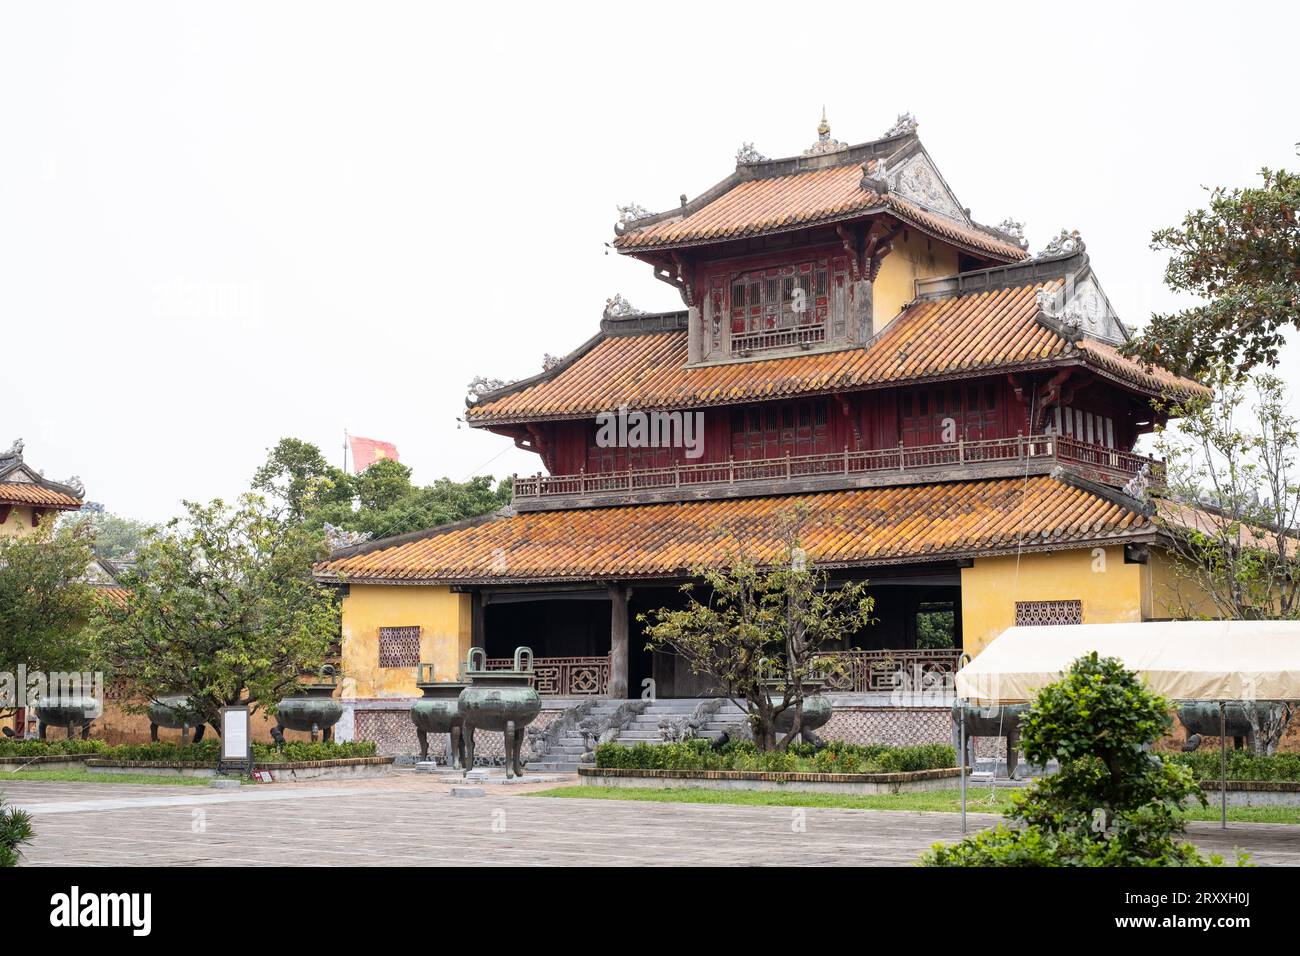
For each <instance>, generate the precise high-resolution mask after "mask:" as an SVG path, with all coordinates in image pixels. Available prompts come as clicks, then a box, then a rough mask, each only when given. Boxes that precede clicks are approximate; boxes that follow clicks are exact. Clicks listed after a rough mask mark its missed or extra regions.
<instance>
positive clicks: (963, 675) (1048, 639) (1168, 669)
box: [957, 621, 1300, 703]
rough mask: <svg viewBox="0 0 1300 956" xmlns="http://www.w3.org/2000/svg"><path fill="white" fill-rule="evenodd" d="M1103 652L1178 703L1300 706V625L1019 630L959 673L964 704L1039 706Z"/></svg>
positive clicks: (1219, 623) (1165, 623)
mask: <svg viewBox="0 0 1300 956" xmlns="http://www.w3.org/2000/svg"><path fill="white" fill-rule="evenodd" d="M1090 651H1096V652H1097V653H1098V654H1100V655H1101V656H1102V657H1118V658H1119V659H1120V660H1122V661H1123V662H1124V665H1125V666H1126V667H1128V668H1129V669H1130V670H1133V671H1136V672H1137V673H1138V674H1139V676H1140V677H1141V678H1142V679H1143V680H1144V681H1145V682H1146V684H1147V686H1148V687H1150V688H1151V689H1152V690H1153V691H1155V692H1156V693H1158V694H1161V695H1163V696H1164V697H1166V698H1168V699H1170V700H1259V701H1267V700H1300V621H1159V622H1150V623H1144V624H1062V625H1049V626H1042V627H1011V628H1008V629H1007V630H1005V631H1003V632H1002V634H1001V635H999V636H998V637H997V638H995V639H994V640H993V642H992V643H991V644H989V646H988V647H986V648H985V649H984V651H983V652H981V653H980V655H979V656H978V657H976V658H975V659H974V660H973V661H971V662H970V663H969V664H967V665H966V666H965V667H963V668H962V669H961V670H960V671H958V673H957V696H958V697H961V698H967V699H974V700H976V701H982V702H986V703H1016V702H1021V701H1029V700H1032V699H1033V698H1034V696H1035V695H1036V694H1037V693H1038V691H1039V690H1041V689H1042V688H1043V687H1045V686H1046V685H1048V684H1050V683H1053V682H1054V681H1057V680H1060V678H1061V675H1062V673H1063V672H1064V671H1066V670H1067V669H1068V668H1069V666H1070V664H1071V663H1072V662H1073V661H1074V660H1075V659H1076V658H1079V657H1082V656H1083V655H1085V654H1087V653H1089V652H1090Z"/></svg>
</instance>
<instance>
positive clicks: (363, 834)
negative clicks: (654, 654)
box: [2, 773, 1300, 866]
mask: <svg viewBox="0 0 1300 956" xmlns="http://www.w3.org/2000/svg"><path fill="white" fill-rule="evenodd" d="M2 786H3V791H4V793H5V797H6V799H7V800H8V801H9V802H11V803H13V804H16V805H19V806H22V807H24V808H26V809H27V810H29V811H30V812H31V813H32V814H33V817H34V825H35V828H36V834H37V836H36V840H35V843H34V844H33V845H32V846H31V847H29V848H28V849H27V852H26V860H27V863H28V864H29V865H51V864H58V865H65V866H105V865H123V864H157V865H167V866H209V865H211V866H250V865H252V866H257V865H288V866H292V865H330V864H335V865H339V864H341V865H349V866H370V865H439V864H447V865H457V866H465V865H482V866H490V865H530V864H544V865H588V866H599V865H650V866H653V865H667V864H678V865H705V864H707V865H723V866H728V865H732V866H739V865H764V864H784V863H788V862H790V861H791V860H797V861H799V862H802V863H806V864H811V865H825V864H830V865H836V864H838V865H886V866H906V865H910V864H912V863H913V862H915V860H916V859H917V856H918V855H919V854H920V853H921V852H922V851H923V850H925V849H926V848H927V847H928V846H929V845H930V844H932V843H934V842H935V841H936V840H954V839H957V838H958V837H959V836H960V829H961V822H960V817H958V816H957V815H956V814H947V813H904V812H886V811H863V810H831V809H816V808H807V809H795V808H791V807H743V806H727V805H696V804H672V803H638V802H633V801H613V800H574V799H545V798H537V797H527V796H522V795H521V794H522V790H523V789H524V788H521V787H520V786H519V785H515V786H509V787H506V786H495V787H488V788H486V789H487V793H486V795H485V796H483V797H475V798H462V797H452V796H451V795H450V792H449V791H450V787H449V785H448V784H447V783H446V782H445V781H440V780H437V779H434V778H430V777H425V776H422V775H417V774H414V773H399V774H395V775H394V776H393V777H391V778H388V779H382V780H366V781H355V782H346V783H345V782H329V783H302V784H274V785H267V786H246V787H242V788H240V789H239V790H237V791H231V790H214V789H209V788H206V787H170V786H136V785H126V784H118V785H102V784H61V783H42V782H4V783H2ZM553 786H556V784H554V783H546V784H537V785H528V786H527V787H526V789H546V788H548V787H553ZM970 819H971V822H972V824H973V825H974V826H979V825H982V824H991V823H992V822H994V821H995V819H996V818H995V817H992V816H988V815H974V814H972V815H971V817H970ZM1190 831H1191V836H1192V839H1193V840H1194V841H1195V842H1196V843H1197V844H1198V845H1200V846H1201V847H1202V848H1203V849H1206V850H1213V851H1215V852H1219V853H1223V854H1224V855H1225V857H1227V858H1229V859H1231V858H1232V856H1233V848H1234V847H1242V848H1244V849H1247V850H1249V851H1250V852H1251V854H1252V859H1253V861H1254V862H1255V863H1256V864H1258V865H1300V827H1291V826H1279V825H1269V824H1232V825H1231V826H1230V829H1229V830H1228V832H1227V834H1226V835H1225V834H1222V833H1221V832H1220V831H1219V830H1218V828H1217V826H1216V825H1214V824H1205V823H1197V824H1192V826H1191V827H1190Z"/></svg>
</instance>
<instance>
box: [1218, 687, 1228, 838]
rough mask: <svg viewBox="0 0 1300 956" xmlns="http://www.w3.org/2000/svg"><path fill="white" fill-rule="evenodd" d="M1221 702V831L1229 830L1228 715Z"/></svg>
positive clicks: (1224, 703)
mask: <svg viewBox="0 0 1300 956" xmlns="http://www.w3.org/2000/svg"><path fill="white" fill-rule="evenodd" d="M1227 706H1228V705H1227V703H1226V702H1224V701H1219V829H1221V830H1226V829H1228V714H1227Z"/></svg>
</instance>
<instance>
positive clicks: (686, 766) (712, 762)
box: [596, 740, 957, 773]
mask: <svg viewBox="0 0 1300 956" xmlns="http://www.w3.org/2000/svg"><path fill="white" fill-rule="evenodd" d="M956 765H957V757H956V752H955V751H954V750H953V748H952V747H951V746H949V745H948V744H920V745H918V746H913V747H888V746H885V745H883V744H866V745H861V744H850V743H845V742H843V741H838V740H837V741H831V742H830V743H828V744H827V745H826V746H825V747H824V748H822V749H820V750H818V749H816V748H814V747H812V746H811V745H807V744H798V745H795V746H792V747H791V748H790V749H789V750H788V751H784V752H783V751H760V750H759V749H758V748H757V747H755V746H754V745H753V744H752V743H749V742H747V741H732V742H730V743H728V744H726V745H725V746H723V747H722V748H721V749H719V750H714V749H713V748H712V746H711V745H710V743H709V741H707V740H688V741H685V742H683V743H666V744H649V743H639V744H635V745H634V746H631V747H628V746H626V745H624V744H612V743H611V744H601V745H600V746H598V747H597V748H596V766H597V767H599V768H601V769H619V770H761V771H770V772H813V773H903V772H908V771H915V770H935V769H940V768H944V767H955V766H956Z"/></svg>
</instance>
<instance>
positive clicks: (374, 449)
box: [348, 435, 399, 475]
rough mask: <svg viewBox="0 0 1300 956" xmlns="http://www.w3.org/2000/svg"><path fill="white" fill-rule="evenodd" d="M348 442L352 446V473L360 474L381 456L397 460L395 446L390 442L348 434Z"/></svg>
mask: <svg viewBox="0 0 1300 956" xmlns="http://www.w3.org/2000/svg"><path fill="white" fill-rule="evenodd" d="M348 444H349V445H350V446H351V447H352V473H353V474H354V475H359V474H361V473H362V472H363V471H365V470H366V469H367V468H369V467H370V466H371V465H373V464H374V463H375V462H377V461H379V459H381V458H391V459H393V461H398V460H399V459H398V455H397V446H396V445H394V444H393V443H392V442H387V441H378V440H377V439H374V438H358V437H357V436H356V435H349V436H348Z"/></svg>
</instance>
